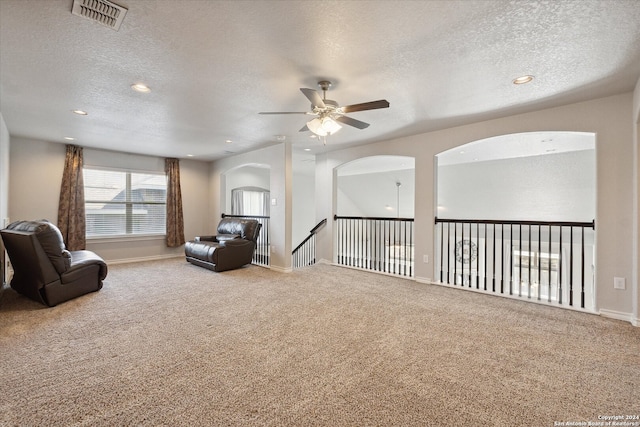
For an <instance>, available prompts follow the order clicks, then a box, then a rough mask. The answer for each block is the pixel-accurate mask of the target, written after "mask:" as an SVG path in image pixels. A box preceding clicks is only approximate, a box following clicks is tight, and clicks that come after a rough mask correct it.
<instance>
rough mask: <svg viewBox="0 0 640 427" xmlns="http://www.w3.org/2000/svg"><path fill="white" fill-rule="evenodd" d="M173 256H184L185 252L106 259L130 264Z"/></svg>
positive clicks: (114, 262)
mask: <svg viewBox="0 0 640 427" xmlns="http://www.w3.org/2000/svg"><path fill="white" fill-rule="evenodd" d="M172 258H184V255H183V254H180V255H172V254H167V255H153V256H145V257H138V258H124V259H110V260H105V261H106V262H107V264H129V263H133V262H144V261H159V260H163V259H172ZM185 262H186V261H185Z"/></svg>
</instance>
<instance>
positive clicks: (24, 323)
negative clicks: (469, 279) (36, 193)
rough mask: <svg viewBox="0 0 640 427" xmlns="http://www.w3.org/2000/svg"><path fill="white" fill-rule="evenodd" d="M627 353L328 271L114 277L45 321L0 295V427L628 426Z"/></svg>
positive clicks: (586, 322) (581, 317) (609, 326)
mask: <svg viewBox="0 0 640 427" xmlns="http://www.w3.org/2000/svg"><path fill="white" fill-rule="evenodd" d="M639 351H640V328H634V327H633V326H631V325H630V324H628V323H625V322H621V321H615V320H610V319H605V318H601V317H598V316H595V315H589V314H585V313H579V312H572V311H566V310H561V309H556V308H552V307H546V306H540V305H535V304H528V303H525V302H520V301H513V300H508V299H504V298H497V297H491V296H485V295H479V294H475V293H471V292H464V291H460V290H455V289H448V288H443V287H438V286H434V285H425V284H419V283H415V282H413V281H409V280H404V279H398V278H392V277H387V276H382V275H377V274H373V273H367V272H362V271H356V270H352V269H347V268H341V267H336V266H329V265H316V266H313V267H307V268H304V269H301V270H296V271H294V272H293V273H290V274H282V273H277V272H274V271H271V270H269V269H265V268H261V267H257V266H248V267H245V268H243V269H240V270H235V271H229V272H225V273H214V272H211V271H208V270H205V269H202V268H199V267H195V266H192V265H190V264H188V263H186V262H185V261H184V260H182V259H173V260H167V261H154V262H145V263H136V264H127V265H114V266H111V267H110V271H109V275H108V277H107V280H106V281H105V284H104V288H103V289H102V290H101V291H99V292H97V293H93V294H90V295H86V296H83V297H81V298H78V299H75V300H73V301H69V302H67V303H64V304H61V305H59V306H57V307H54V308H45V307H43V306H41V305H39V304H37V303H35V302H32V301H30V300H27V299H26V298H24V297H21V296H18V295H17V294H16V293H15V292H14V291H13V290H11V289H8V288H6V287H5V288H4V289H3V290H2V291H0V372H1V377H0V425H1V426H554V423H560V422H564V423H567V422H585V423H587V422H597V421H601V419H599V417H605V416H616V415H630V416H633V415H639V414H640V353H639ZM555 425H559V424H555ZM585 425H586V424H585Z"/></svg>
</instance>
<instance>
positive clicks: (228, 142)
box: [225, 139, 233, 144]
mask: <svg viewBox="0 0 640 427" xmlns="http://www.w3.org/2000/svg"><path fill="white" fill-rule="evenodd" d="M225 142H226V143H227V144H231V143H232V142H233V141H232V140H230V139H227V140H226V141H225Z"/></svg>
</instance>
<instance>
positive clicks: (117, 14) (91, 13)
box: [71, 0, 127, 31]
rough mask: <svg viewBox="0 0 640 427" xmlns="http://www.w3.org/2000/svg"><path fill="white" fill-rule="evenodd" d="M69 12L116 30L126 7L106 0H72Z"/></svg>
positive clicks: (125, 11)
mask: <svg viewBox="0 0 640 427" xmlns="http://www.w3.org/2000/svg"><path fill="white" fill-rule="evenodd" d="M71 13H73V14H74V15H78V16H83V17H85V18H87V19H91V20H92V21H95V22H99V23H100V24H102V25H104V26H106V27H109V28H112V29H114V30H116V31H118V30H119V29H120V24H122V20H123V19H124V16H125V15H126V14H127V9H125V8H124V7H122V6H118V5H117V4H115V3H111V2H110V1H107V0H73V9H71Z"/></svg>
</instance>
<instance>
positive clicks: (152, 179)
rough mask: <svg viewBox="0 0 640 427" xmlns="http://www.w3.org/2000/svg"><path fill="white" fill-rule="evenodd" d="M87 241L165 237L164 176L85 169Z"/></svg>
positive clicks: (165, 179) (165, 188)
mask: <svg viewBox="0 0 640 427" xmlns="http://www.w3.org/2000/svg"><path fill="white" fill-rule="evenodd" d="M83 172H84V194H85V196H84V197H85V215H86V223H87V237H100V236H119V235H136V234H138V235H139V234H145V235H146V234H165V227H166V221H165V218H166V204H167V202H166V200H167V178H166V176H165V175H164V174H154V173H138V172H129V171H118V170H106V169H89V168H84V170H83Z"/></svg>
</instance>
